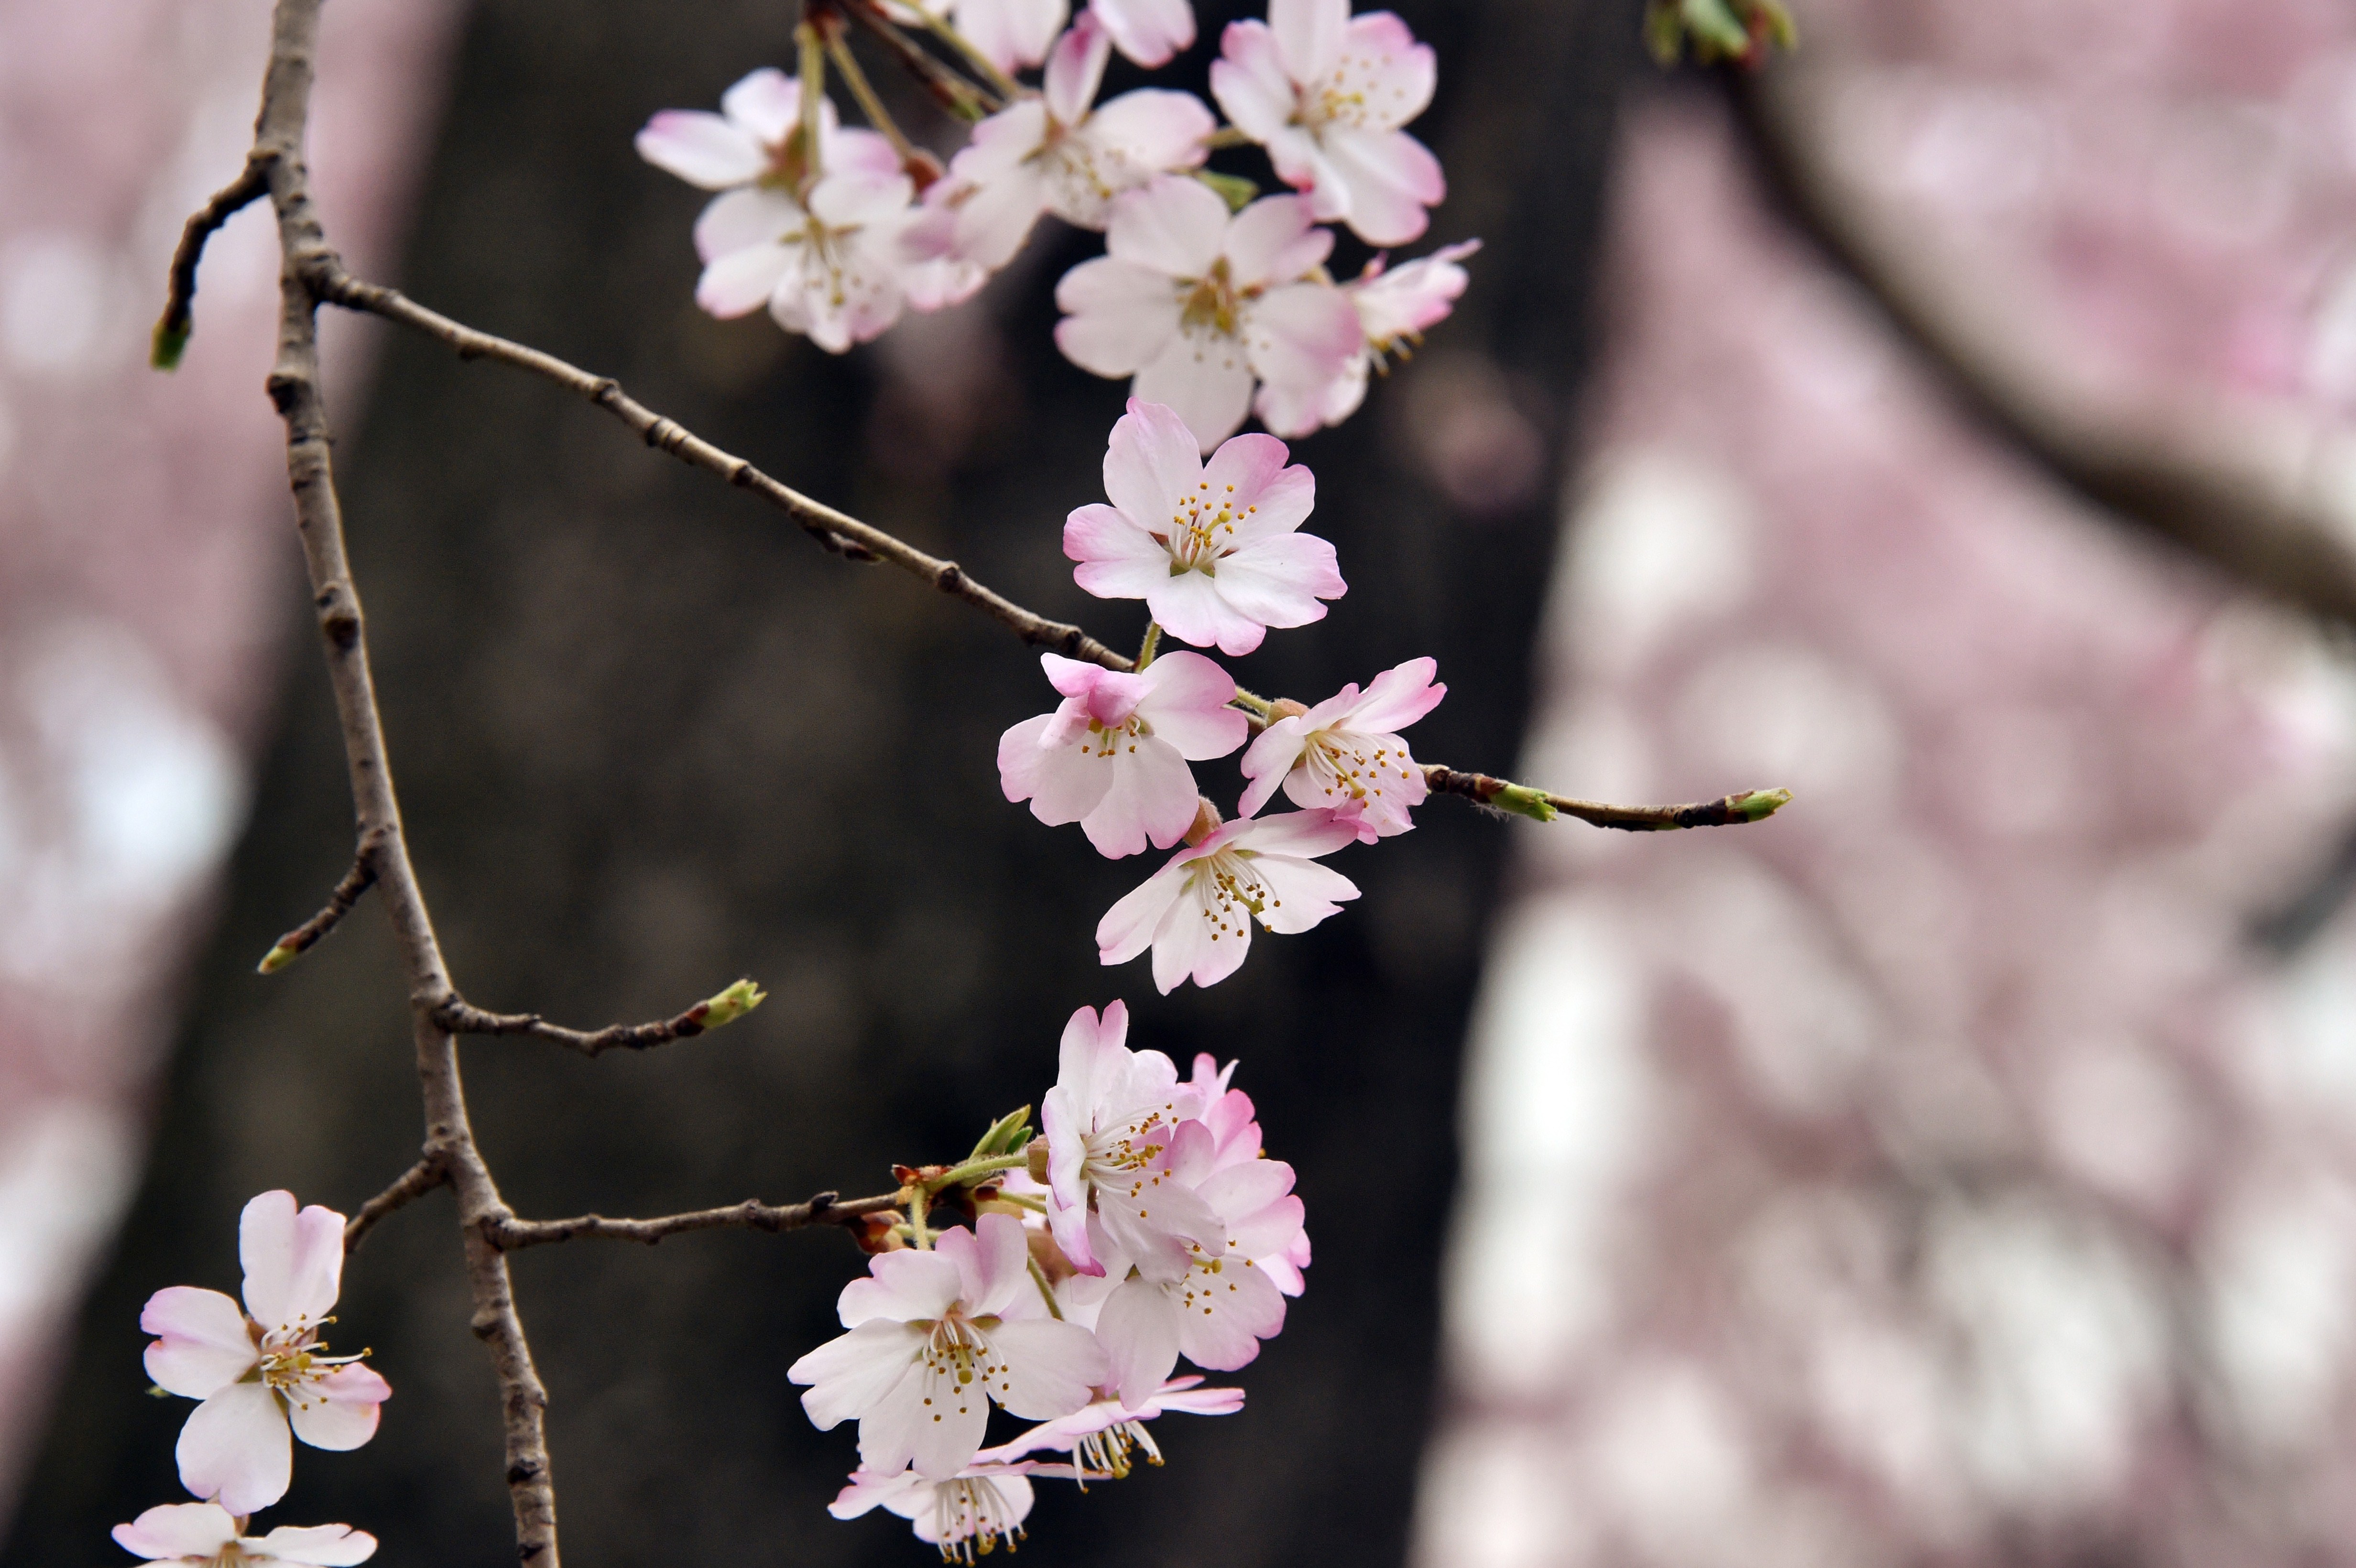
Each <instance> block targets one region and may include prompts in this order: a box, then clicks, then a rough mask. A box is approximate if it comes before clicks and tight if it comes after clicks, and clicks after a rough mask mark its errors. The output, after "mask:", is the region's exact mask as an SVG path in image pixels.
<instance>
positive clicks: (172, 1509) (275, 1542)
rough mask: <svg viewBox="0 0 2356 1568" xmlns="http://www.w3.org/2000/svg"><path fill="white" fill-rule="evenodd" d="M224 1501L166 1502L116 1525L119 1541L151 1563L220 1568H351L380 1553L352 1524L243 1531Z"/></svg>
mask: <svg viewBox="0 0 2356 1568" xmlns="http://www.w3.org/2000/svg"><path fill="white" fill-rule="evenodd" d="M237 1526H238V1521H237V1520H235V1519H233V1518H232V1517H230V1511H229V1509H225V1508H223V1507H221V1506H220V1504H219V1503H166V1504H164V1505H162V1506H161V1507H158V1508H151V1509H148V1510H147V1511H146V1512H145V1513H143V1514H141V1515H140V1516H139V1517H138V1518H137V1519H134V1520H132V1521H131V1522H130V1523H129V1524H118V1525H116V1526H115V1527H114V1531H113V1534H114V1541H115V1544H117V1545H118V1546H121V1547H122V1548H123V1550H124V1551H125V1552H130V1553H132V1554H133V1555H134V1556H138V1557H145V1558H146V1559H147V1560H148V1561H149V1562H151V1563H189V1564H192V1565H196V1568H221V1565H222V1564H224V1563H295V1564H301V1565H302V1568H352V1564H354V1563H365V1562H367V1561H368V1560H369V1558H370V1557H371V1556H373V1555H375V1552H376V1537H375V1536H373V1535H370V1534H369V1533H368V1531H364V1530H354V1529H353V1528H352V1527H351V1526H350V1525H348V1524H316V1525H311V1526H308V1527H307V1528H301V1529H298V1528H296V1527H295V1526H293V1525H285V1524H282V1525H280V1526H279V1527H278V1528H277V1529H276V1530H273V1531H271V1532H270V1533H269V1534H268V1535H264V1536H260V1537H256V1536H251V1535H241V1534H240V1533H239V1532H238V1528H237Z"/></svg>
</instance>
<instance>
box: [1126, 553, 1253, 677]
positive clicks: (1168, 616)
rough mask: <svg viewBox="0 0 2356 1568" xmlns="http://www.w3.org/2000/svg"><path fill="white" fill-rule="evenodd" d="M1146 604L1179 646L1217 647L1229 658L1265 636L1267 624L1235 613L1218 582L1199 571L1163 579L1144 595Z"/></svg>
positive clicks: (1246, 652) (1243, 652)
mask: <svg viewBox="0 0 2356 1568" xmlns="http://www.w3.org/2000/svg"><path fill="white" fill-rule="evenodd" d="M1220 570H1221V571H1225V570H1226V567H1225V565H1224V564H1222V566H1221V568H1220ZM1145 604H1146V608H1147V609H1149V610H1151V611H1152V612H1153V618H1154V619H1155V620H1157V621H1159V622H1161V623H1162V630H1163V631H1165V632H1168V633H1169V634H1170V635H1172V636H1173V637H1175V638H1177V639H1178V640H1179V641H1180V642H1182V643H1192V644H1194V645H1195V646H1196V647H1198V648H1207V647H1216V648H1217V649H1218V650H1219V651H1220V652H1221V653H1223V654H1226V655H1227V656H1230V657H1237V656H1241V655H1244V654H1248V653H1250V652H1251V651H1252V650H1253V649H1254V648H1257V647H1258V646H1259V645H1260V642H1261V640H1262V639H1263V638H1265V637H1266V636H1267V635H1268V628H1267V624H1266V623H1264V622H1262V621H1259V620H1258V619H1256V618H1255V617H1253V616H1251V615H1249V614H1248V613H1245V612H1243V611H1241V610H1239V609H1237V607H1236V606H1235V604H1234V603H1231V602H1230V601H1229V600H1228V598H1227V596H1226V592H1225V591H1224V590H1223V589H1222V587H1221V586H1220V580H1219V579H1215V578H1211V577H1205V575H1204V574H1203V573H1201V572H1199V571H1189V572H1185V573H1183V574H1182V575H1180V576H1177V577H1166V578H1164V579H1163V580H1162V581H1161V582H1159V583H1157V584H1156V585H1155V586H1154V590H1153V592H1151V593H1149V594H1148V595H1146V599H1145Z"/></svg>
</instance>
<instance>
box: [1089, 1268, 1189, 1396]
mask: <svg viewBox="0 0 2356 1568" xmlns="http://www.w3.org/2000/svg"><path fill="white" fill-rule="evenodd" d="M1097 1338H1098V1340H1099V1341H1101V1342H1102V1344H1103V1345H1104V1348H1105V1350H1106V1353H1107V1356H1108V1360H1110V1362H1111V1370H1110V1372H1109V1374H1108V1385H1109V1386H1111V1387H1113V1388H1117V1389H1119V1391H1120V1402H1121V1403H1122V1404H1124V1405H1126V1406H1129V1407H1130V1408H1132V1409H1134V1408H1136V1407H1137V1406H1139V1405H1141V1404H1143V1403H1145V1402H1146V1401H1147V1400H1149V1399H1151V1398H1152V1397H1153V1394H1154V1392H1155V1391H1156V1390H1158V1389H1160V1388H1161V1386H1162V1381H1163V1380H1164V1379H1166V1378H1167V1377H1169V1375H1170V1373H1171V1371H1172V1369H1173V1368H1174V1367H1176V1366H1177V1364H1178V1307H1177V1305H1176V1303H1174V1302H1173V1301H1171V1300H1170V1298H1169V1297H1168V1296H1164V1295H1163V1294H1162V1287H1161V1286H1159V1285H1148V1284H1146V1283H1145V1282H1144V1281H1143V1280H1131V1281H1130V1283H1128V1284H1127V1285H1122V1286H1121V1287H1120V1288H1119V1290H1116V1291H1114V1292H1113V1293H1112V1295H1111V1296H1110V1297H1109V1298H1108V1299H1107V1301H1106V1302H1105V1305H1104V1311H1103V1312H1102V1313H1101V1314H1100V1315H1099V1316H1098V1318H1097Z"/></svg>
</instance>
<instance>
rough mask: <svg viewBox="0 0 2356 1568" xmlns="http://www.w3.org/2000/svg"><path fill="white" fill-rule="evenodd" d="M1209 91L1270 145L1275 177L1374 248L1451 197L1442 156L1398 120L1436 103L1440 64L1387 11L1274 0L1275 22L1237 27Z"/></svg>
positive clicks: (1410, 235)
mask: <svg viewBox="0 0 2356 1568" xmlns="http://www.w3.org/2000/svg"><path fill="white" fill-rule="evenodd" d="M1219 54H1220V58H1219V59H1216V60H1214V61H1213V62H1212V64H1211V91H1212V94H1213V95H1214V96H1215V97H1216V98H1217V99H1218V101H1219V107H1220V108H1222V109H1224V110H1226V112H1227V118H1228V119H1229V120H1232V121H1234V122H1235V123H1236V126H1237V129H1238V130H1240V131H1242V132H1243V133H1245V134H1246V135H1248V136H1249V137H1250V138H1251V139H1252V140H1253V141H1255V142H1258V143H1259V144H1262V145H1263V146H1265V147H1267V148H1268V155H1269V162H1271V163H1273V164H1274V165H1276V173H1277V177H1279V178H1280V179H1281V180H1283V181H1284V182H1285V184H1287V185H1289V186H1291V187H1293V188H1294V189H1296V190H1299V191H1301V192H1303V193H1304V194H1306V195H1307V197H1308V198H1309V202H1310V207H1311V210H1312V212H1313V214H1314V215H1315V216H1316V217H1317V218H1318V219H1323V220H1325V221H1332V220H1334V219H1340V220H1343V221H1345V222H1347V223H1348V224H1349V226H1350V227H1351V228H1352V229H1355V230H1357V232H1358V234H1359V236H1360V238H1362V239H1364V240H1366V241H1367V242H1368V243H1369V244H1374V245H1404V244H1406V243H1407V242H1408V240H1413V239H1415V238H1416V237H1417V236H1418V235H1419V234H1421V233H1422V232H1423V230H1424V225H1425V223H1426V222H1427V221H1428V219H1427V215H1426V213H1425V211H1424V209H1425V208H1429V207H1432V206H1435V205H1437V204H1438V203H1439V202H1440V199H1441V198H1442V197H1445V196H1446V195H1447V194H1448V182H1447V180H1446V178H1445V177H1444V176H1442V175H1441V173H1440V160H1439V159H1438V158H1435V157H1433V156H1432V155H1431V151H1430V148H1428V147H1426V146H1425V145H1424V144H1422V143H1420V142H1419V141H1417V140H1416V139H1415V138H1414V137H1413V136H1410V135H1408V133H1406V132H1405V131H1402V130H1400V129H1399V127H1400V126H1402V125H1404V124H1406V123H1408V121H1410V120H1412V119H1414V118H1415V117H1416V116H1417V115H1419V114H1420V113H1422V112H1423V111H1424V108H1425V106H1426V105H1428V104H1429V103H1430V101H1431V89H1432V84H1433V82H1434V80H1436V79H1437V76H1438V72H1439V67H1438V64H1437V62H1436V61H1435V60H1434V59H1433V57H1432V53H1431V46H1430V45H1429V44H1419V43H1417V42H1416V41H1415V35H1414V34H1413V33H1411V32H1409V31H1408V27H1407V24H1406V23H1405V22H1402V21H1400V20H1399V19H1398V17H1397V16H1393V15H1392V14H1391V13H1389V12H1388V11H1376V12H1371V13H1369V14H1367V15H1365V16H1351V15H1350V0H1269V7H1268V20H1267V21H1265V22H1257V21H1241V22H1230V23H1228V24H1227V29H1226V32H1225V33H1224V34H1223V35H1221V37H1220V39H1219Z"/></svg>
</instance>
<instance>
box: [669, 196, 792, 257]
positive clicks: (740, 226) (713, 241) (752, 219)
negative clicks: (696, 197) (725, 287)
mask: <svg viewBox="0 0 2356 1568" xmlns="http://www.w3.org/2000/svg"><path fill="white" fill-rule="evenodd" d="M808 227H809V214H808V213H806V212H804V211H803V210H802V208H801V204H800V203H798V202H797V201H795V200H793V199H792V198H791V197H787V196H785V195H783V194H781V193H779V192H777V191H774V190H760V189H755V188H750V187H748V188H746V189H744V190H732V191H726V192H723V193H722V194H721V195H719V196H716V197H712V199H711V200H710V201H708V202H706V203H704V206H703V211H702V213H701V215H699V216H698V217H697V219H696V220H695V253H696V255H697V256H699V257H701V259H702V260H704V261H716V260H718V259H719V258H720V257H723V256H726V255H729V254H731V253H733V252H734V251H743V250H746V249H750V248H752V247H755V246H775V245H776V244H777V243H778V241H780V240H784V239H785V238H786V237H787V235H798V234H800V233H801V232H803V231H804V229H807V228H808Z"/></svg>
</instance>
